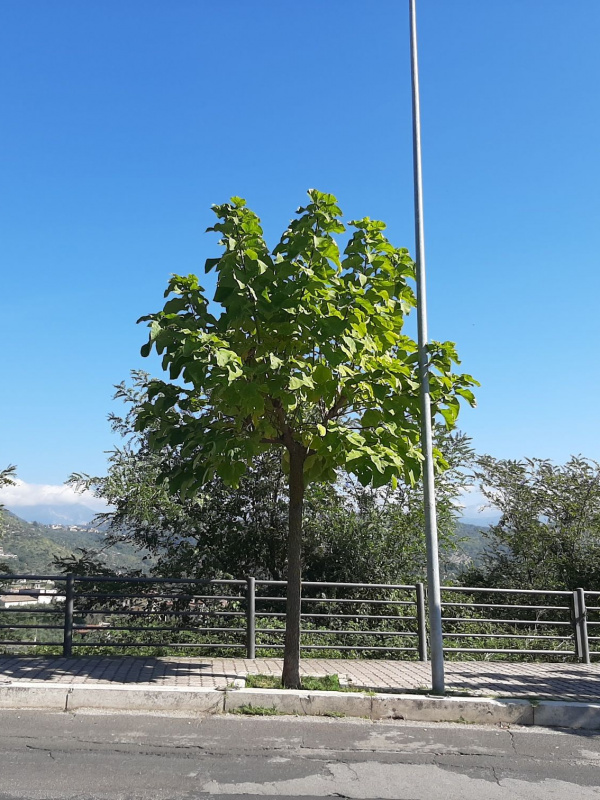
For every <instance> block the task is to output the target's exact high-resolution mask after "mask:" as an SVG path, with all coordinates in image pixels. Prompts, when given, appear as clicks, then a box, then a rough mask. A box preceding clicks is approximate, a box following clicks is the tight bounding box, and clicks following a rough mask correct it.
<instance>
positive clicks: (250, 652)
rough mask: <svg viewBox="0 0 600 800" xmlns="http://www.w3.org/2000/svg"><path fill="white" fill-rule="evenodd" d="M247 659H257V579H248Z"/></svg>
mask: <svg viewBox="0 0 600 800" xmlns="http://www.w3.org/2000/svg"><path fill="white" fill-rule="evenodd" d="M246 658H256V579H255V578H246Z"/></svg>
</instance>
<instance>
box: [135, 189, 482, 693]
mask: <svg viewBox="0 0 600 800" xmlns="http://www.w3.org/2000/svg"><path fill="white" fill-rule="evenodd" d="M308 195H309V199H310V202H309V203H308V205H307V206H306V207H305V208H300V209H298V212H297V215H298V216H297V217H296V218H295V219H294V220H293V221H292V222H291V223H290V225H289V227H288V228H287V230H286V231H285V232H284V233H283V235H282V237H281V239H280V241H279V243H278V244H277V246H276V247H275V248H274V249H273V250H270V249H269V248H268V247H267V244H266V243H265V240H264V238H263V231H262V228H261V225H260V220H259V218H258V217H257V216H256V214H254V213H253V212H252V211H251V210H250V209H249V208H247V207H246V203H245V201H244V200H242V199H240V198H238V197H233V198H232V199H231V202H230V203H226V204H224V205H219V206H215V207H214V208H213V210H214V212H215V214H216V215H217V217H218V222H217V223H216V224H215V225H214V227H212V228H209V229H208V230H209V231H216V232H218V233H219V234H220V235H221V240H220V245H221V246H222V247H223V253H222V255H221V256H220V257H218V258H210V259H208V260H207V261H206V271H207V272H210V271H212V270H215V271H216V274H217V288H216V292H215V295H214V305H212V306H209V301H208V299H207V297H206V295H205V292H204V289H203V288H202V286H200V285H199V283H198V278H197V277H196V276H195V275H188V276H187V277H182V276H178V275H176V276H174V277H173V278H172V279H171V280H170V282H169V285H168V288H167V291H166V292H165V297H168V298H169V299H168V300H167V302H166V304H165V306H164V308H163V310H162V311H159V312H158V313H156V314H150V315H149V316H147V317H142V320H140V321H148V322H149V327H150V336H149V341H148V343H147V344H146V345H144V347H143V348H142V354H143V355H145V356H147V355H148V354H149V353H150V351H151V350H152V348H153V347H154V348H156V351H157V352H158V353H159V354H162V364H163V368H164V369H165V370H166V371H168V372H169V375H170V379H171V381H176V382H165V381H162V380H153V381H151V382H150V384H149V386H148V399H147V401H146V402H145V403H143V404H142V406H141V408H140V409H139V410H138V414H137V421H136V427H137V429H138V430H140V431H142V430H145V431H147V432H148V434H149V442H150V446H151V447H154V448H156V449H160V450H164V448H165V447H167V448H172V449H173V452H176V453H177V456H178V457H177V459H174V460H173V467H172V468H171V469H169V468H167V469H166V471H165V477H166V478H168V480H169V482H170V484H171V489H172V490H174V491H177V492H179V493H180V494H181V495H182V496H184V497H185V496H190V495H193V494H195V493H197V492H199V491H200V490H201V489H202V487H203V486H204V485H205V484H206V483H207V482H208V481H209V480H210V479H211V478H212V477H213V476H214V475H215V474H216V475H219V476H220V477H221V478H222V479H223V480H224V481H225V482H226V483H228V484H231V485H233V486H235V485H237V482H238V481H239V479H240V477H241V476H242V475H243V474H244V472H245V471H246V470H247V469H248V467H249V465H250V464H251V463H252V460H253V458H255V456H256V455H257V454H259V453H261V452H263V451H264V450H266V449H267V448H278V449H279V450H280V451H281V453H282V458H283V462H284V466H285V469H286V472H287V474H288V480H289V529H288V541H287V604H286V632H285V649H284V667H283V676H282V679H283V684H284V686H286V687H289V688H297V687H299V686H300V675H299V663H300V601H301V569H302V560H301V555H302V507H303V500H304V493H305V488H306V486H307V485H308V484H309V483H310V482H311V481H333V480H334V479H335V476H336V471H337V470H339V469H345V470H347V471H349V472H351V473H353V474H355V475H356V476H357V477H358V479H359V480H360V482H361V483H363V484H365V485H367V484H372V485H374V486H382V485H384V484H387V483H391V484H394V483H395V481H396V480H397V479H398V478H399V477H402V478H403V479H404V480H407V481H408V482H409V483H413V482H415V481H417V480H418V478H419V477H420V473H421V462H422V456H421V452H420V449H419V416H420V411H419V377H418V376H419V371H418V356H417V345H416V343H415V342H414V341H413V340H412V339H411V338H410V337H408V336H406V335H404V334H403V332H402V330H403V324H404V320H405V317H406V315H407V314H408V313H409V312H410V311H411V309H413V308H414V307H415V305H416V301H415V295H414V292H413V289H412V286H411V284H412V283H413V281H414V278H415V264H414V262H413V261H412V259H411V257H410V255H409V253H408V251H407V250H406V249H404V248H397V247H394V246H393V245H392V244H390V242H389V241H388V240H387V238H386V237H385V235H384V230H385V225H384V223H383V222H378V221H374V220H371V219H369V218H368V217H365V218H364V219H361V220H356V221H353V222H350V223H349V226H350V228H351V229H352V231H353V232H352V235H351V236H350V237H349V239H348V241H347V243H346V246H345V248H344V250H343V254H342V253H341V252H340V245H339V244H338V241H337V238H336V237H338V236H339V235H340V234H343V233H344V232H345V231H346V226H345V225H344V224H343V223H342V221H341V219H340V217H341V211H340V209H339V208H338V206H337V201H336V199H335V197H333V195H331V194H324V193H322V192H318V191H315V190H311V191H309V193H308ZM453 362H456V363H458V359H457V356H456V352H455V348H454V345H453V344H452V343H450V342H444V343H433V344H431V345H430V347H429V365H430V390H431V401H432V413H433V414H434V415H438V414H440V415H441V416H442V417H443V418H444V420H445V422H446V424H447V425H448V426H449V427H452V426H453V425H454V424H455V421H456V418H457V415H458V411H459V398H460V397H463V398H465V399H466V400H467V401H468V402H469V403H471V404H474V397H473V394H472V391H471V387H472V386H473V384H474V383H475V381H474V380H473V379H472V378H471V377H470V376H469V375H460V374H455V373H454V372H453V371H452V364H453ZM437 458H438V462H439V467H440V468H443V467H444V464H443V460H442V458H441V455H440V454H439V453H438V454H437Z"/></svg>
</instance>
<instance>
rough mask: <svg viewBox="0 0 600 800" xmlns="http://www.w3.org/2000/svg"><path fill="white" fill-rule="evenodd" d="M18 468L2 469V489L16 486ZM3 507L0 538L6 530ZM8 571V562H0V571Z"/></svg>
mask: <svg viewBox="0 0 600 800" xmlns="http://www.w3.org/2000/svg"><path fill="white" fill-rule="evenodd" d="M16 470H17V468H16V467H15V466H14V464H11V465H10V466H8V467H6V469H3V470H0V489H1V488H2V487H3V486H14V483H15V480H14V479H15V472H16ZM3 508H4V505H3V504H2V503H0V539H2V534H3V532H4V525H5V523H4V514H3V513H2V509H3ZM8 572H10V568H9V567H8V565H7V564H6V562H2V563H0V573H4V574H6V573H8Z"/></svg>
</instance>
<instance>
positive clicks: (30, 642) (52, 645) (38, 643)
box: [0, 639, 62, 647]
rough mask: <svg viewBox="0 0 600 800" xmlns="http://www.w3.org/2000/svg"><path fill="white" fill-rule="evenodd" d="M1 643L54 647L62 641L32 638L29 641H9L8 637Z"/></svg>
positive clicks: (0, 643) (60, 644)
mask: <svg viewBox="0 0 600 800" xmlns="http://www.w3.org/2000/svg"><path fill="white" fill-rule="evenodd" d="M1 645H16V646H19V647H21V646H22V645H27V647H45V646H48V647H54V646H55V645H57V646H59V647H62V642H59V641H56V642H36V641H34V640H33V639H30V640H29V641H24V642H23V641H20V640H18V641H11V640H10V639H7V640H6V641H0V646H1Z"/></svg>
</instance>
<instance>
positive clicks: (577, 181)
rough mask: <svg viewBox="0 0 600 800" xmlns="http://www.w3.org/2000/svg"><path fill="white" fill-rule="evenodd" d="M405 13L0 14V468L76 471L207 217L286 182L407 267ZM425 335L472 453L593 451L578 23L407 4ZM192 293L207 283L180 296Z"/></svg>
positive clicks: (586, 24) (268, 209)
mask: <svg viewBox="0 0 600 800" xmlns="http://www.w3.org/2000/svg"><path fill="white" fill-rule="evenodd" d="M407 8H408V6H407V3H405V2H398V0H378V1H377V2H372V3H364V2H355V1H354V0H328V2H322V0H304V2H302V3H291V2H285V1H284V0H255V2H247V0H229V1H228V2H227V3H209V2H199V1H198V0H175V1H174V2H169V3H167V2H164V1H162V2H155V1H154V0H128V2H126V3H122V2H117V0H102V2H100V0H87V2H85V3H82V2H81V1H80V0H53V2H52V3H48V2H45V0H43V1H42V0H28V2H27V3H24V2H23V1H22V0H3V2H2V4H0V70H1V72H2V80H1V83H0V102H1V105H2V109H3V115H2V116H3V122H2V125H1V127H0V154H1V155H0V181H1V185H2V188H3V191H2V196H1V198H0V267H1V270H2V292H1V293H0V327H1V335H2V341H3V343H4V347H3V358H2V377H3V381H2V384H3V391H2V392H0V466H5V465H6V464H8V463H15V464H17V465H18V473H19V476H20V477H21V478H22V479H23V480H24V481H25V482H27V483H36V484H60V483H62V482H63V481H64V480H65V479H66V478H67V476H68V475H69V473H70V472H71V471H84V472H91V473H101V472H102V470H103V469H104V465H105V455H104V452H105V451H106V450H108V449H109V448H110V447H111V446H113V444H114V439H113V437H112V434H111V433H110V430H109V426H108V423H107V422H106V416H107V414H108V412H109V411H111V410H116V406H115V404H114V403H113V402H112V400H111V396H112V392H113V389H112V386H113V384H115V383H117V382H118V381H120V380H122V379H124V378H126V377H127V376H128V374H129V370H130V369H132V368H140V367H145V368H147V369H150V370H151V371H156V368H157V365H156V362H149V361H148V360H147V359H146V360H145V359H142V358H141V357H140V356H139V348H140V346H141V344H142V343H143V342H144V340H145V338H146V335H145V330H144V329H143V327H142V326H136V324H135V323H136V319H137V318H138V317H139V316H141V315H142V314H145V313H148V312H150V311H154V310H157V309H158V308H159V307H161V303H162V293H163V290H164V288H165V286H166V282H167V280H168V276H169V275H170V274H171V273H173V272H180V273H188V272H193V271H199V272H202V268H203V262H204V259H205V258H206V257H209V256H214V255H215V254H216V253H217V252H218V251H217V248H216V240H215V237H214V235H210V234H207V235H205V234H204V229H205V228H206V227H207V226H208V225H209V224H211V223H212V214H211V212H210V205H211V204H212V203H218V202H223V201H225V200H226V199H227V198H228V197H230V196H231V195H233V194H238V195H241V196H243V197H246V198H247V199H248V202H249V204H250V205H251V207H252V208H254V210H256V212H257V213H258V214H259V215H260V216H261V217H262V219H263V222H264V226H265V230H266V233H267V236H268V237H269V238H270V240H271V241H273V242H274V241H275V240H276V238H277V237H278V235H279V233H280V232H281V231H282V230H283V228H284V227H285V225H286V223H287V222H288V220H289V218H290V217H291V216H292V214H293V211H294V210H295V208H296V207H297V206H298V205H299V204H301V203H302V202H303V200H304V193H305V191H306V189H307V188H309V187H312V186H315V187H317V188H319V189H322V190H324V191H329V192H333V193H334V194H336V195H337V197H338V198H339V201H340V204H341V206H342V208H343V210H344V212H345V216H346V217H347V218H348V219H350V218H353V217H356V216H359V215H360V216H363V215H370V216H371V217H377V218H381V219H384V220H385V221H386V222H387V223H388V225H389V235H390V238H391V239H392V240H393V241H394V242H395V243H397V244H398V245H402V246H408V247H409V248H411V250H412V249H413V215H412V162H411V158H412V155H411V131H410V83H409V53H408V44H407V43H408V38H407V24H408V11H407ZM418 9H419V36H420V58H421V91H422V114H423V117H422V122H423V147H424V151H423V159H424V178H425V225H426V236H427V266H428V290H429V301H430V305H429V315H430V334H431V336H432V337H433V338H439V339H451V340H454V341H456V342H457V345H458V350H459V353H460V354H461V356H462V359H463V367H464V369H465V371H468V372H471V373H472V374H473V375H474V376H475V377H476V378H478V379H479V380H480V381H481V384H482V386H481V389H480V390H479V391H478V399H479V407H478V409H476V410H475V411H470V410H465V411H464V413H463V415H462V417H461V427H462V429H463V430H465V431H466V432H467V433H468V434H470V435H471V436H472V438H473V442H474V445H475V447H476V448H477V450H479V451H480V452H488V453H491V454H492V455H494V456H497V457H512V458H520V457H523V456H540V457H549V458H552V459H555V460H559V461H560V460H564V459H566V458H568V456H569V455H570V454H571V453H583V454H584V455H587V456H589V457H592V458H595V457H598V450H599V444H600V433H599V431H598V427H597V425H596V409H595V399H596V397H597V396H598V394H599V393H600V378H599V377H598V371H597V369H596V353H597V347H598V342H599V340H600V336H599V334H600V315H598V313H597V303H598V297H599V295H600V291H599V289H600V286H599V283H600V278H599V270H598V259H599V253H600V224H599V220H600V214H599V212H600V201H599V191H600V190H599V188H598V187H599V186H600V166H599V152H598V142H599V141H600V106H599V103H598V86H599V85H600V53H599V50H598V30H600V3H599V2H598V1H597V0H572V1H571V2H570V3H569V4H565V3H564V1H563V0H526V2H523V0H486V2H481V0H452V2H449V1H448V0H419V4H418ZM205 285H207V286H208V287H209V288H210V282H208V281H207V282H205Z"/></svg>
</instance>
